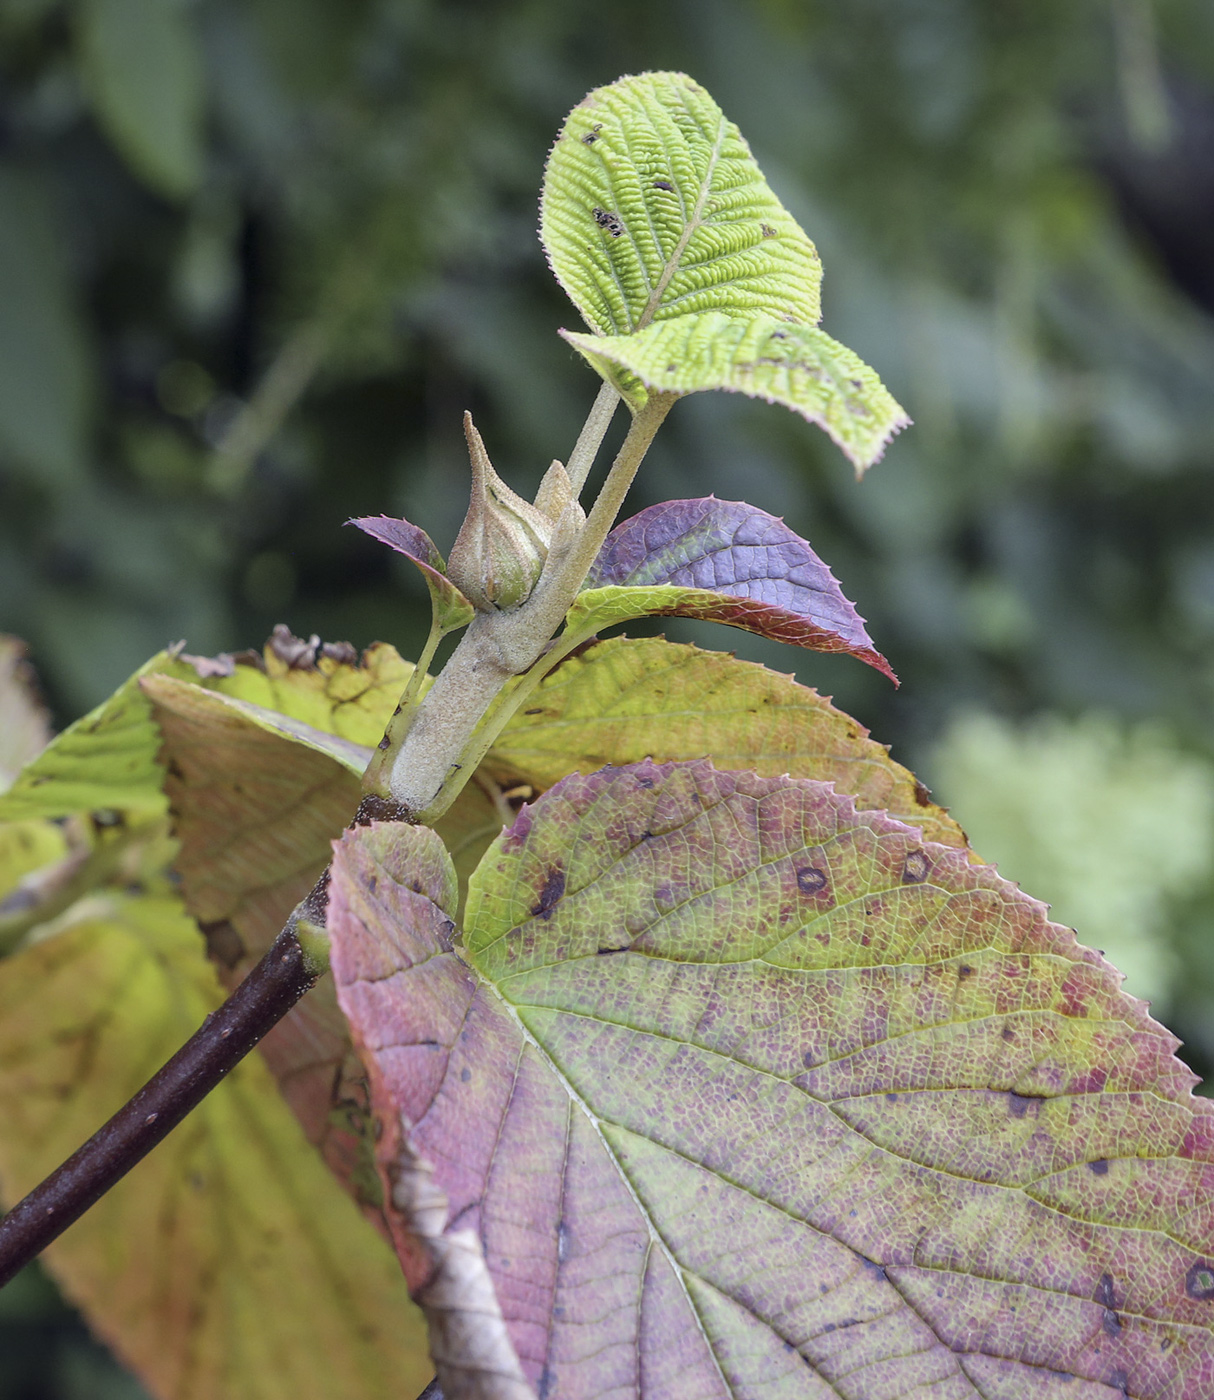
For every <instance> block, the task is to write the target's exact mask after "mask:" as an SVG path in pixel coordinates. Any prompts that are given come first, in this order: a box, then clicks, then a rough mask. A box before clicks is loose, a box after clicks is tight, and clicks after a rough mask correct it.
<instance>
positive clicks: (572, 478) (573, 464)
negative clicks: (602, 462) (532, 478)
mask: <svg viewBox="0 0 1214 1400" xmlns="http://www.w3.org/2000/svg"><path fill="white" fill-rule="evenodd" d="M619 401H620V396H619V394H618V393H617V392H616V391H615V389H613V388H612V386H611V385H610V384H608V383H607V381H606V380H604V381H603V387H602V388H601V389H600V390H599V392H598V397H597V398H596V399H595V401H594V404H593V406H592V407H591V409H590V412H589V414H588V415H587V417H586V422H585V423H584V424H583V425H582V431H581V432H580V433H579V434H578V440H577V442H576V443H575V444H574V448H573V452H572V453H571V454H570V457H569V463H568V465H567V466H566V468H565V470H566V472H568V474H569V484H570V485H571V486H572V487H573V494H574V495H575V496H580V495H581V492H582V487H583V486H585V484H586V478H587V477H588V476H589V475H590V468H591V467H592V466H594V459H595V458H596V457H597V456H598V451H599V448H600V447H601V446H602V445H603V438H604V437H605V436H606V433H607V429H608V428H609V427H610V425H611V420H612V418H614V417H615V410H616V406H617V405H618V404H619Z"/></svg>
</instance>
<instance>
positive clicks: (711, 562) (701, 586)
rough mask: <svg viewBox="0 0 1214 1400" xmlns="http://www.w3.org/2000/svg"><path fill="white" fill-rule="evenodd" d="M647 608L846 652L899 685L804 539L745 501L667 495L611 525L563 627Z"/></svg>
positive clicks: (591, 625)
mask: <svg viewBox="0 0 1214 1400" xmlns="http://www.w3.org/2000/svg"><path fill="white" fill-rule="evenodd" d="M647 614H648V615H654V614H665V615H673V616H677V617H699V618H705V619H707V620H708V621H711V622H725V623H729V624H730V625H731V626H734V627H743V628H745V629H746V630H747V631H748V632H758V633H759V634H760V635H761V636H764V637H771V638H773V639H775V640H776V641H781V642H790V643H792V645H794V646H802V647H808V648H810V649H811V650H814V651H834V652H846V653H847V654H848V655H850V656H856V657H859V659H860V660H861V661H865V662H867V663H868V664H869V665H870V666H874V667H876V669H877V670H878V671H881V672H882V673H883V674H885V675H887V676H889V678H890V679H891V680H893V681H894V682H895V684H896V683H897V678H896V677H895V676H894V673H893V672H892V671H891V670H890V667H889V662H888V661H886V659H885V657H883V656H882V655H881V653H880V652H879V651H877V650H876V648H875V647H874V646H873V644H872V639H871V638H870V637H869V635H868V633H867V632H866V631H865V630H864V620H863V618H861V616H860V614H859V613H858V612H857V611H856V609H855V607H854V606H853V605H852V604H851V603H849V602H848V600H847V599H846V598H845V597H844V596H843V590H842V589H841V588H840V587H839V585H838V583H837V582H836V581H835V578H834V575H833V574H832V573H831V571H830V570H829V569H828V568H827V567H826V565H825V564H824V563H823V562H822V560H821V559H819V558H818V556H817V555H816V554H815V553H814V552H813V550H812V549H811V548H810V547H809V545H808V543H807V542H806V541H805V540H803V539H801V537H800V536H799V535H797V534H796V533H795V532H794V531H792V530H790V529H789V528H788V526H787V525H785V524H784V522H783V521H782V520H778V519H777V518H776V517H775V516H774V515H768V513H767V512H766V511H764V510H758V509H756V507H754V506H748V505H746V504H745V503H744V502H742V501H718V500H717V499H716V497H715V496H708V497H700V498H697V499H693V500H683V501H666V502H665V503H664V504H662V505H657V506H650V507H649V509H648V510H643V511H641V513H640V514H639V515H634V516H633V517H632V518H631V519H630V520H625V521H624V522H623V523H622V524H620V525H617V526H616V527H615V529H614V530H612V532H611V534H609V535H608V536H607V539H606V541H605V543H604V544H603V548H602V549H601V550H600V552H599V556H598V558H597V559H596V560H595V562H594V564H593V565H592V566H591V569H590V573H589V574H588V575H587V578H586V582H585V585H584V587H583V590H582V593H581V594H580V595H579V597H578V599H577V601H576V602H575V603H574V605H573V608H572V609H571V610H570V613H569V616H568V626H569V629H570V630H571V631H574V632H579V631H583V630H587V631H589V630H593V631H598V630H600V629H601V628H603V627H606V626H608V625H609V624H611V623H616V622H625V621H627V620H628V619H629V618H633V617H643V616H645V615H647Z"/></svg>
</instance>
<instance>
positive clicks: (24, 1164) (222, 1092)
mask: <svg viewBox="0 0 1214 1400" xmlns="http://www.w3.org/2000/svg"><path fill="white" fill-rule="evenodd" d="M220 997H221V993H220V989H219V986H218V984H217V982H216V981H215V977H214V973H213V971H212V969H211V968H210V966H209V965H208V964H207V962H206V959H205V956H204V954H203V951H202V946H201V943H200V940H199V938H198V933H197V930H196V928H195V927H194V925H193V923H192V921H191V920H189V919H188V918H186V917H185V916H184V914H183V912H182V910H181V907H180V905H179V904H178V903H177V902H176V901H175V900H170V899H155V898H143V899H125V898H122V897H118V896H116V897H113V898H110V897H99V898H97V899H95V900H93V901H91V902H90V904H88V905H86V906H77V909H76V911H75V915H74V922H73V923H72V925H71V926H70V927H68V928H66V929H64V930H63V931H62V932H61V933H60V934H59V935H58V936H57V937H56V938H54V939H50V940H47V941H45V942H42V943H39V944H37V945H36V946H34V947H32V948H29V949H27V950H25V951H23V952H21V953H18V954H16V955H15V956H14V957H12V958H9V959H8V960H7V961H5V962H4V963H3V964H0V1123H2V1124H3V1126H2V1128H0V1177H2V1178H3V1186H4V1193H5V1197H6V1199H7V1200H8V1201H10V1202H11V1201H13V1200H15V1199H16V1198H17V1197H19V1196H20V1195H21V1194H22V1193H24V1192H25V1191H28V1190H29V1189H30V1188H31V1187H32V1186H34V1185H35V1184H36V1183H37V1182H38V1181H39V1180H40V1179H41V1178H42V1177H43V1176H44V1175H45V1174H46V1173H47V1172H48V1171H50V1170H51V1169H53V1168H54V1167H55V1166H57V1165H58V1164H59V1162H60V1161H61V1160H62V1159H63V1158H65V1157H66V1156H67V1155H68V1154H69V1153H70V1152H71V1151H73V1150H74V1149H75V1148H76V1147H77V1146H79V1144H80V1143H81V1142H82V1141H83V1140H84V1139H85V1138H86V1137H87V1136H88V1135H89V1133H91V1132H92V1131H93V1130H94V1129H95V1128H97V1127H99V1126H100V1124H101V1123H102V1121H103V1120H104V1119H105V1118H106V1116H107V1115H108V1114H110V1113H112V1112H113V1111H114V1110H116V1109H117V1108H118V1107H119V1106H120V1105H121V1104H122V1103H123V1102H124V1101H125V1100H126V1099H127V1098H128V1097H129V1096H130V1095H131V1094H132V1093H133V1092H134V1091H135V1089H137V1088H138V1087H139V1085H140V1084H141V1083H142V1082H143V1081H144V1080H145V1079H146V1078H147V1077H148V1076H149V1075H150V1074H151V1073H152V1072H154V1071H155V1070H156V1069H157V1068H159V1066H160V1064H161V1063H162V1062H163V1061H164V1060H165V1059H166V1058H167V1057H168V1056H169V1055H170V1054H172V1052H173V1051H175V1050H176V1049H177V1048H178V1047H179V1046H180V1044H181V1043H182V1042H183V1041H184V1040H185V1039H186V1037H187V1036H188V1035H190V1034H191V1033H192V1032H193V1031H194V1030H195V1029H196V1028H197V1026H198V1024H199V1023H200V1022H201V1020H202V1018H203V1016H204V1015H205V1014H206V1013H207V1011H209V1010H210V1009H211V1008H213V1007H214V1006H215V1005H217V1004H218V1002H219V1000H220ZM47 1262H48V1265H49V1267H50V1269H51V1271H52V1272H53V1273H54V1275H55V1276H56V1278H57V1279H58V1280H59V1282H60V1284H61V1285H62V1286H63V1287H64V1288H65V1290H66V1291H67V1293H68V1294H69V1296H70V1297H72V1298H73V1299H74V1300H75V1301H76V1302H77V1303H79V1304H80V1305H81V1306H82V1307H84V1308H85V1310H86V1311H87V1313H88V1315H89V1319H90V1321H91V1323H92V1325H93V1326H94V1327H95V1328H96V1330H97V1332H98V1333H99V1335H101V1336H102V1337H103V1338H104V1339H105V1340H106V1341H107V1342H109V1343H110V1345H111V1346H113V1347H114V1349H115V1350H116V1351H117V1353H118V1354H119V1355H120V1356H121V1357H122V1359H123V1360H124V1361H125V1362H126V1363H127V1364H128V1365H130V1366H132V1367H133V1368H134V1369H135V1370H136V1371H137V1372H138V1373H139V1374H140V1376H141V1377H142V1378H143V1379H144V1381H145V1383H146V1384H147V1385H148V1387H149V1388H150V1389H151V1391H152V1393H153V1394H155V1395H156V1396H158V1397H160V1400H187V1397H188V1400H333V1397H334V1396H350V1397H352V1398H353V1397H358V1400H397V1397H399V1396H401V1395H408V1396H412V1395H416V1394H417V1393H418V1392H419V1391H420V1390H421V1388H422V1387H423V1386H424V1385H425V1383H426V1381H427V1379H428V1378H429V1375H430V1374H431V1370H430V1362H429V1359H428V1357H427V1354H426V1348H425V1339H424V1335H423V1332H422V1327H421V1323H420V1319H419V1317H418V1315H417V1313H416V1312H415V1310H414V1309H413V1308H412V1306H411V1305H410V1303H409V1301H408V1298H407V1296H406V1294H405V1290H404V1287H403V1285H402V1284H401V1282H400V1280H399V1275H398V1271H397V1269H396V1264H395V1261H394V1260H393V1258H392V1255H391V1251H390V1250H389V1249H388V1247H387V1246H386V1245H385V1244H384V1242H383V1240H382V1239H381V1238H380V1237H379V1236H378V1235H377V1234H376V1232H375V1231H374V1230H373V1229H372V1228H371V1226H370V1225H368V1224H367V1223H366V1222H365V1221H363V1220H362V1219H360V1218H359V1215H358V1211H357V1209H356V1208H355V1206H354V1205H353V1203H352V1202H351V1201H349V1200H348V1199H347V1198H346V1196H345V1195H344V1194H343V1192H342V1191H341V1188H340V1187H339V1186H338V1184H337V1183H336V1182H335V1181H334V1180H333V1179H332V1178H331V1177H330V1175H329V1173H328V1172H327V1171H326V1169H325V1167H324V1165H323V1163H322V1162H321V1161H320V1159H319V1158H318V1157H317V1156H316V1155H315V1154H314V1153H313V1151H312V1150H311V1148H310V1147H309V1146H308V1145H307V1143H306V1142H305V1140H304V1137H303V1134H302V1133H301V1132H300V1130H299V1128H298V1126H297V1125H296V1123H295V1122H294V1121H293V1119H292V1118H291V1116H290V1113H289V1112H288V1110H287V1108H286V1106H285V1105H284V1104H283V1103H282V1101H281V1099H280V1098H279V1095H278V1093H277V1091H276V1089H275V1088H274V1086H273V1083H272V1082H271V1080H270V1077H269V1075H268V1074H267V1072H266V1070H265V1068H264V1066H263V1065H262V1064H261V1063H260V1062H259V1061H258V1060H257V1058H256V1057H251V1058H250V1059H248V1060H246V1061H245V1062H244V1063H243V1064H241V1065H240V1066H238V1067H237V1069H236V1070H235V1071H234V1072H233V1073H232V1075H231V1076H230V1077H229V1078H228V1079H226V1080H225V1081H224V1082H223V1084H221V1085H220V1087H219V1088H218V1089H216V1090H215V1091H214V1092H213V1093H212V1094H211V1095H210V1096H209V1097H208V1098H207V1099H206V1100H205V1101H204V1102H203V1104H202V1105H201V1107H200V1108H198V1109H197V1110H196V1111H195V1112H194V1113H193V1114H192V1115H191V1116H190V1118H189V1119H187V1120H186V1122H185V1123H184V1124H182V1125H181V1126H180V1127H179V1128H177V1129H176V1130H175V1131H174V1132H173V1133H172V1134H171V1135H170V1136H169V1137H168V1138H167V1139H166V1141H165V1142H164V1143H163V1144H162V1145H161V1146H160V1147H158V1148H157V1149H156V1150H155V1151H154V1152H153V1153H152V1154H151V1155H150V1156H149V1157H148V1158H147V1159H146V1160H145V1161H143V1162H142V1163H141V1164H140V1165H139V1166H138V1167H136V1168H135V1169H134V1171H133V1172H132V1173H131V1174H130V1175H129V1176H128V1177H126V1178H125V1179H124V1180H123V1181H122V1182H120V1183H119V1184H118V1186H116V1187H115V1188H114V1189H113V1190H112V1191H111V1192H110V1193H109V1194H108V1195H107V1196H105V1197H104V1198H103V1199H102V1200H101V1201H100V1202H99V1203H98V1204H97V1205H96V1206H94V1207H93V1209H92V1210H91V1211H90V1212H89V1213H88V1214H87V1215H86V1216H85V1217H84V1218H83V1219H82V1220H81V1221H79V1222H78V1223H77V1224H76V1225H74V1226H72V1228H71V1229H70V1230H68V1231H67V1232H66V1234H64V1235H63V1237H62V1238H61V1239H60V1240H59V1241H58V1242H57V1243H56V1244H55V1245H52V1246H51V1248H50V1250H49V1251H48V1254H47Z"/></svg>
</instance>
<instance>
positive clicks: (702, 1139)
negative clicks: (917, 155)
mask: <svg viewBox="0 0 1214 1400" xmlns="http://www.w3.org/2000/svg"><path fill="white" fill-rule="evenodd" d="M432 841H433V838H432V837H430V836H429V835H428V834H427V833H424V832H419V831H417V830H413V829H401V828H391V827H380V828H372V829H371V830H362V831H356V832H349V833H347V834H346V836H345V837H344V838H343V840H342V842H341V843H340V845H339V846H338V848H337V857H336V860H335V864H334V872H333V886H332V903H331V905H330V928H331V932H332V934H333V939H334V954H333V967H334V973H335V976H336V980H337V986H338V995H339V999H340V1001H341V1004H342V1006H343V1009H344V1010H345V1012H346V1014H347V1016H348V1017H349V1018H350V1020H351V1024H352V1026H353V1028H354V1033H355V1037H356V1040H357V1042H358V1044H359V1046H360V1050H361V1053H362V1055H363V1058H364V1063H365V1064H366V1066H367V1070H368V1075H369V1077H370V1079H371V1085H372V1100H373V1107H374V1111H375V1112H376V1114H377V1115H378V1116H379V1118H380V1119H381V1121H382V1123H383V1124H384V1136H383V1138H382V1139H381V1144H380V1148H379V1153H380V1165H381V1170H382V1171H383V1172H384V1173H385V1175H386V1178H387V1180H388V1181H389V1183H392V1182H395V1181H399V1180H402V1179H403V1178H404V1177H410V1178H412V1177H417V1176H418V1175H419V1174H420V1179H422V1180H424V1182H425V1183H426V1184H427V1185H428V1187H430V1188H431V1194H430V1196H429V1198H428V1199H429V1200H430V1202H431V1204H432V1209H433V1211H434V1215H432V1216H431V1217H430V1218H429V1221H428V1227H429V1231H430V1233H429V1237H428V1238H427V1239H422V1238H421V1237H420V1236H419V1233H418V1231H417V1229H416V1228H414V1229H410V1228H409V1227H408V1216H409V1211H408V1210H407V1209H406V1208H405V1207H407V1206H409V1205H410V1199H409V1198H408V1193H407V1192H406V1193H405V1195H404V1196H402V1202H403V1204H402V1205H400V1206H398V1210H397V1215H396V1219H395V1221H394V1225H395V1227H396V1229H397V1231H398V1247H399V1249H400V1252H401V1253H402V1257H403V1259H404V1263H405V1268H406V1273H407V1274H408V1276H409V1278H410V1281H411V1283H412V1285H413V1287H414V1289H415V1291H417V1290H418V1289H421V1290H424V1289H425V1288H426V1287H427V1286H428V1281H429V1280H430V1279H431V1277H432V1276H433V1270H434V1267H435V1263H434V1250H435V1247H436V1243H435V1242H436V1241H439V1240H446V1239H449V1238H451V1239H453V1238H454V1237H456V1236H458V1237H459V1239H460V1240H461V1241H462V1242H463V1243H464V1244H467V1243H468V1242H469V1237H471V1239H472V1240H474V1241H475V1242H476V1243H477V1246H478V1248H479V1249H480V1251H481V1257H482V1258H483V1259H484V1261H485V1263H486V1265H487V1268H488V1271H489V1274H490V1276H491V1277H492V1280H493V1283H494V1287H495V1292H496V1298H497V1302H498V1305H499V1307H500V1313H501V1316H502V1318H503V1319H504V1322H505V1326H506V1329H507V1332H508V1335H509V1339H510V1341H511V1343H512V1348H513V1352H514V1354H515V1355H516V1356H517V1358H518V1360H519V1362H520V1364H521V1367H522V1370H523V1373H524V1374H525V1376H526V1377H527V1379H528V1381H529V1382H530V1383H531V1385H533V1386H534V1387H535V1388H536V1390H537V1392H538V1393H541V1394H547V1395H561V1396H564V1397H568V1400H576V1398H577V1397H581V1396H587V1397H588V1396H591V1395H602V1394H604V1393H607V1392H610V1393H611V1394H613V1395H618V1396H621V1397H652V1400H658V1397H663V1400H664V1397H668V1396H676V1395H678V1396H681V1395H688V1396H695V1397H697V1400H718V1398H719V1400H726V1398H727V1397H730V1400H732V1397H737V1396H739V1395H748V1396H749V1395H767V1394H770V1395H778V1396H780V1397H809V1398H810V1400H819V1397H821V1398H822V1400H825V1398H826V1397H838V1396H847V1397H849V1400H929V1397H930V1400H940V1397H945V1396H947V1397H970V1398H971V1400H976V1398H977V1397H985V1398H986V1400H989V1397H998V1400H1020V1397H1043V1400H1070V1397H1072V1396H1076V1395H1077V1396H1082V1397H1091V1400H1096V1397H1106V1396H1107V1397H1108V1400H1116V1397H1118V1396H1134V1397H1140V1400H1148V1398H1149V1400H1208V1397H1209V1396H1210V1395H1211V1394H1212V1393H1214V1334H1212V1328H1211V1322H1212V1318H1214V1257H1212V1256H1214V1207H1212V1206H1211V1205H1210V1201H1211V1195H1212V1191H1211V1188H1212V1187H1214V1105H1212V1104H1211V1103H1210V1102H1209V1101H1206V1100H1199V1099H1194V1098H1193V1097H1192V1095H1191V1085H1192V1082H1193V1081H1192V1076H1191V1075H1190V1074H1189V1073H1188V1071H1187V1070H1185V1069H1184V1067H1183V1066H1181V1065H1180V1064H1179V1063H1178V1062H1177V1061H1176V1059H1175V1058H1174V1056H1173V1050H1174V1048H1175V1044H1176V1042H1175V1041H1174V1039H1173V1038H1172V1037H1171V1036H1169V1035H1168V1033H1167V1032H1166V1031H1164V1030H1163V1028H1162V1027H1160V1026H1158V1025H1157V1024H1156V1023H1154V1022H1153V1021H1152V1020H1151V1019H1150V1017H1149V1016H1148V1014H1147V1011H1146V1008H1145V1006H1144V1004H1143V1003H1141V1002H1137V1001H1134V1000H1133V999H1132V998H1129V997H1126V996H1125V995H1123V994H1122V993H1121V991H1120V989H1119V979H1118V977H1117V974H1116V973H1114V971H1113V970H1112V969H1111V968H1110V967H1109V966H1108V965H1107V964H1106V963H1104V962H1103V960H1102V959H1101V958H1100V957H1099V955H1098V954H1096V953H1094V952H1092V951H1091V950H1089V949H1086V948H1083V947H1081V946H1080V945H1079V944H1077V943H1076V942H1075V939H1074V937H1073V935H1072V934H1071V933H1070V932H1069V931H1068V930H1065V929H1062V928H1060V927H1058V926H1056V925H1053V924H1050V923H1049V922H1048V921H1047V919H1046V917H1045V909H1044V907H1043V906H1042V905H1040V904H1038V903H1036V902H1035V901H1033V900H1031V899H1029V898H1028V897H1027V896H1025V895H1023V894H1022V893H1021V892H1020V891H1019V890H1018V889H1017V888H1016V887H1015V886H1014V885H1011V884H1010V883H1008V882H1007V881H1005V880H1003V879H1001V878H1000V876H999V875H998V874H997V873H996V872H995V871H994V870H993V869H992V868H991V867H989V866H981V865H971V864H969V863H968V862H967V860H966V856H965V853H964V852H963V851H960V850H953V849H950V848H947V847H942V846H936V845H932V844H930V843H924V842H923V840H922V837H921V834H920V833H917V832H915V831H913V830H912V829H910V828H908V827H905V826H903V825H901V824H900V823H898V822H895V821H892V820H891V819H889V818H888V817H886V816H884V815H883V814H880V813H874V812H862V813H857V812H856V811H855V808H854V805H853V803H852V802H851V800H850V799H848V798H846V797H843V796H840V795H838V794H836V793H834V792H833V791H832V790H831V789H830V788H829V787H828V786H826V785H823V784H817V783H812V782H807V781H797V780H788V779H783V780H782V779H778V778H761V777H758V776H757V775H754V774H746V773H724V772H718V771H716V770H714V769H713V768H712V767H711V765H710V764H708V763H702V762H701V763H690V764H667V765H654V764H649V763H645V764H638V765H633V766H630V767H624V768H616V769H604V770H602V771H601V772H598V773H594V774H590V775H586V776H581V775H578V776H573V777H570V778H568V779H566V780H564V781H563V782H561V783H559V784H558V785H557V786H556V787H554V788H553V789H551V790H550V791H549V792H548V793H547V794H545V796H543V797H542V798H540V799H539V800H538V801H537V802H536V803H535V804H534V805H533V806H532V807H530V808H526V809H524V811H523V812H522V813H521V814H520V816H519V818H518V820H517V821H516V822H515V824H514V826H513V827H512V828H511V829H510V830H509V831H508V832H506V833H505V834H504V835H503V837H502V838H501V839H500V840H499V841H498V842H497V843H495V845H494V846H493V847H492V848H491V849H490V852H489V854H488V855H487V857H486V859H485V861H484V862H483V863H482V866H481V868H480V870H479V871H478V872H477V874H476V875H475V876H474V878H473V882H472V888H471V890H470V893H469V900H468V912H467V916H466V920H465V924H466V931H465V946H464V952H463V955H462V956H461V955H460V954H459V953H457V952H456V951H454V950H453V949H451V948H450V940H451V936H452V935H451V930H450V928H449V925H448V922H447V915H446V913H445V912H444V910H445V909H446V908H449V907H450V905H449V894H447V893H444V891H443V890H442V889H439V888H438V887H437V886H438V885H440V884H441V885H444V886H445V888H447V889H449V885H450V881H449V878H448V879H446V880H441V881H439V880H436V879H435V876H434V875H433V874H429V875H428V874H427V873H426V872H427V867H430V868H431V869H433V865H434V861H433V855H432V853H431V852H430V849H429V845H428V844H427V843H430V842H432ZM431 886H434V888H433V889H432V888H431Z"/></svg>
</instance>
